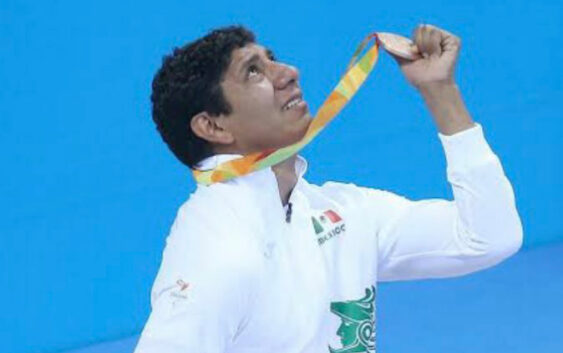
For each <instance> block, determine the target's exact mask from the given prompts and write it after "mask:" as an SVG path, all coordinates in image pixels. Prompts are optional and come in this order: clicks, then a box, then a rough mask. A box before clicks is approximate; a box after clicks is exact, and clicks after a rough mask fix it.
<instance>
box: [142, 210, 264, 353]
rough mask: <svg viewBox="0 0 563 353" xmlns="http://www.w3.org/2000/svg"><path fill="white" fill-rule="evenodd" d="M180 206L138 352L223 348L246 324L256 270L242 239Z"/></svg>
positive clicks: (213, 352)
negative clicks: (194, 219) (198, 222)
mask: <svg viewBox="0 0 563 353" xmlns="http://www.w3.org/2000/svg"><path fill="white" fill-rule="evenodd" d="M188 218H189V217H187V216H186V215H185V212H183V210H182V209H180V212H179V213H178V216H177V218H176V220H175V222H174V224H173V226H172V228H171V232H170V235H169V236H168V238H167V241H166V247H165V249H164V252H163V256H162V262H161V265H160V269H159V271H158V275H157V278H156V280H155V282H154V285H153V290H152V293H151V307H152V311H151V313H150V316H149V318H148V320H147V322H146V324H145V327H144V329H143V331H142V334H141V337H140V339H139V341H138V343H137V346H136V349H135V353H180V352H181V353H186V352H206V353H223V352H226V351H228V349H229V346H230V344H231V343H232V342H233V340H234V339H235V337H236V336H237V333H238V332H240V329H241V328H242V327H241V326H242V325H243V324H244V321H245V315H247V314H248V309H249V307H250V305H249V304H250V300H251V299H250V294H251V292H252V291H253V286H254V285H255V283H256V278H255V275H254V272H255V271H254V270H253V269H252V265H251V264H250V261H249V259H248V256H245V254H244V252H243V251H242V250H243V249H242V248H241V247H242V246H244V244H243V243H242V242H237V241H235V239H234V238H235V237H234V236H230V237H229V236H223V235H224V234H221V230H220V229H218V227H216V225H217V222H215V225H205V226H200V225H196V224H194V223H193V222H191V220H190V219H188Z"/></svg>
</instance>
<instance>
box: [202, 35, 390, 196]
mask: <svg viewBox="0 0 563 353" xmlns="http://www.w3.org/2000/svg"><path fill="white" fill-rule="evenodd" d="M372 38H375V40H374V44H373V46H372V47H371V48H370V49H369V50H368V51H367V52H366V53H365V54H364V55H363V56H362V57H361V58H360V59H359V60H357V59H358V57H359V56H360V54H361V53H362V51H363V49H364V48H365V47H366V45H367V44H368V43H369V42H370V40H371V39H372ZM378 47H379V43H378V40H377V33H372V34H370V35H368V36H367V37H366V38H365V39H364V40H363V41H362V42H361V43H360V45H359V46H358V48H357V49H356V51H355V52H354V55H353V56H352V59H351V60H350V62H349V64H348V67H347V69H346V72H345V73H344V75H343V76H342V78H341V79H340V81H339V82H338V84H337V85H336V87H335V88H334V89H333V90H332V92H331V93H330V95H329V96H328V98H327V99H326V100H325V102H324V103H323V104H322V106H321V107H320V108H319V110H318V112H317V115H316V116H315V118H314V119H313V120H312V121H311V123H310V124H309V127H308V129H307V132H306V133H305V136H303V138H302V139H301V140H300V141H298V142H296V143H294V144H292V145H289V146H286V147H283V148H279V149H269V150H266V151H262V152H255V153H252V154H249V155H246V156H244V157H240V158H237V159H233V160H230V161H226V162H224V163H221V164H220V165H218V166H217V167H215V168H214V169H210V170H197V169H192V172H193V175H194V178H195V180H196V182H197V183H198V184H204V185H210V184H213V183H216V182H221V181H227V180H230V179H233V178H236V177H239V176H242V175H246V174H249V173H252V172H254V171H257V170H260V169H263V168H267V167H269V166H272V165H275V164H278V163H280V162H282V161H284V160H286V159H287V158H289V157H290V156H292V155H294V154H295V153H297V152H298V151H299V150H301V149H302V148H303V147H305V146H306V145H307V144H308V143H309V142H311V141H312V140H313V138H314V137H315V136H317V134H318V133H319V132H320V131H321V130H322V129H323V128H324V127H325V126H326V125H328V123H329V122H330V121H331V120H332V119H333V118H334V117H336V115H337V114H338V113H339V112H340V110H342V108H343V107H344V106H345V105H346V104H347V103H348V102H349V101H350V99H352V97H353V96H354V94H356V92H357V91H358V89H359V88H360V86H361V85H362V84H363V83H364V81H365V79H366V78H367V76H368V75H369V74H370V72H371V71H372V69H373V67H374V66H375V63H376V62H377V58H378V56H379V51H378V49H379V48H378Z"/></svg>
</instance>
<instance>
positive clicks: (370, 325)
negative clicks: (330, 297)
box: [328, 286, 375, 353]
mask: <svg viewBox="0 0 563 353" xmlns="http://www.w3.org/2000/svg"><path fill="white" fill-rule="evenodd" d="M330 311H331V312H333V313H334V314H336V315H338V316H339V317H340V319H341V320H342V324H341V325H340V327H339V328H338V332H337V333H336V334H337V335H338V336H340V341H341V343H342V348H338V349H335V348H332V347H330V346H329V347H328V348H329V350H330V353H358V352H367V353H370V352H375V287H374V286H371V288H366V294H365V296H364V297H363V298H362V299H359V300H349V301H345V302H332V303H330Z"/></svg>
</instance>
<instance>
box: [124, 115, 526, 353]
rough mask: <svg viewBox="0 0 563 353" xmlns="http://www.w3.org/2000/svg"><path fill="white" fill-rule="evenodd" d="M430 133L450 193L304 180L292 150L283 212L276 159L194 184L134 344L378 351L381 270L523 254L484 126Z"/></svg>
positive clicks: (415, 274) (164, 352)
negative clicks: (409, 193) (292, 176)
mask: <svg viewBox="0 0 563 353" xmlns="http://www.w3.org/2000/svg"><path fill="white" fill-rule="evenodd" d="M438 136H439V138H440V140H441V143H442V146H443V147H444V151H445V154H446V161H447V178H448V181H449V182H450V184H451V186H452V188H453V194H454V200H453V201H450V200H444V199H427V200H419V201H413V200H409V199H407V198H404V197H402V196H399V195H397V194H394V193H391V192H388V191H384V190H378V189H372V188H366V187H361V186H357V185H355V184H352V183H338V182H326V183H324V184H323V185H322V186H319V185H313V184H309V183H308V182H307V181H306V180H305V179H304V178H303V174H304V173H305V171H306V169H307V162H306V161H305V159H303V158H302V157H301V156H299V155H298V158H297V161H296V166H295V167H296V172H297V174H298V182H297V185H296V186H295V188H294V190H293V191H292V193H291V195H290V199H289V203H290V204H291V214H290V216H291V217H290V219H289V222H287V221H286V216H287V213H288V212H287V206H286V209H284V207H283V206H282V203H281V201H280V196H279V191H278V186H277V180H276V177H275V175H274V174H273V172H272V169H271V168H266V169H263V170H260V171H257V172H254V173H252V174H249V175H246V176H243V177H239V178H237V179H234V180H231V181H228V182H225V183H218V184H213V185H211V186H202V185H198V186H197V189H196V191H195V192H194V193H192V194H191V195H190V197H189V199H188V200H187V201H186V202H185V203H184V204H183V205H182V206H181V207H180V209H179V211H178V214H177V217H176V220H175V221H174V223H173V225H172V228H171V230H170V234H169V236H168V238H167V239H166V246H165V248H164V252H163V258H162V263H161V266H160V270H159V272H158V275H157V277H156V280H155V282H154V285H153V290H152V295H151V306H152V312H151V314H150V317H149V319H148V321H147V323H146V325H145V327H144V330H143V332H142V334H141V337H140V340H139V342H138V344H137V347H136V350H135V353H180V352H182V353H192V352H197V353H266V352H267V353H278V352H279V353H330V352H338V353H344V352H346V353H348V352H375V328H376V324H375V321H376V320H375V318H376V307H375V301H376V300H375V299H376V289H377V282H378V281H401V280H411V279H425V278H445V277H455V276H461V275H465V274H468V273H471V272H475V271H478V270H481V269H485V268H488V267H491V266H494V265H495V264H498V263H499V262H501V261H503V260H504V259H506V258H507V257H509V256H511V255H512V254H514V253H515V252H517V251H518V249H520V247H521V245H522V239H523V231H522V225H521V221H520V218H519V216H518V212H517V209H516V206H515V200H514V193H513V190H512V186H511V185H510V182H509V181H508V179H507V178H506V176H505V174H504V171H503V168H502V166H501V163H500V161H499V159H498V157H497V156H496V155H495V154H494V153H493V151H492V150H491V149H490V147H489V145H488V143H487V142H486V140H485V137H484V135H483V130H482V127H481V125H480V124H479V123H476V125H475V126H474V127H472V128H470V129H467V130H464V131H461V132H458V133H456V134H453V135H443V134H440V133H438ZM237 157H239V155H216V156H213V157H209V158H207V159H205V160H204V161H202V162H201V163H200V164H199V165H198V167H199V168H201V169H209V168H210V167H212V166H214V165H215V164H217V163H220V162H223V161H225V160H228V159H232V158H237Z"/></svg>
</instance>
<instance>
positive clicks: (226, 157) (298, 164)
mask: <svg viewBox="0 0 563 353" xmlns="http://www.w3.org/2000/svg"><path fill="white" fill-rule="evenodd" d="M240 157H244V156H243V155H241V154H225V153H223V154H216V155H213V156H211V157H207V158H205V159H203V160H201V161H200V162H199V163H197V164H196V165H195V167H194V168H195V169H198V170H209V169H213V168H215V167H217V166H218V165H219V164H221V163H224V162H226V161H230V160H232V159H236V158H240ZM308 166H309V163H308V162H307V160H306V159H305V158H304V157H303V156H301V155H299V154H298V155H297V158H296V159H295V172H296V174H297V180H299V179H301V178H302V177H303V175H304V174H305V172H306V171H307V168H308ZM265 169H266V170H269V171H272V170H271V169H272V167H268V168H265ZM260 172H261V170H259V171H256V172H254V173H250V174H255V173H260ZM272 172H273V171H272ZM242 177H246V176H242Z"/></svg>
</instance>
